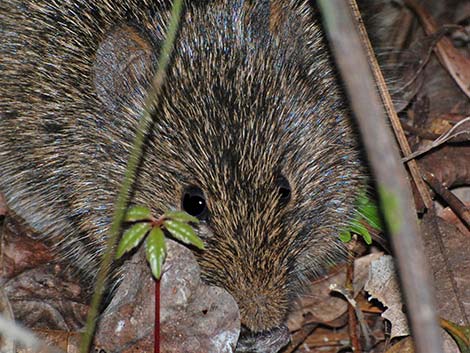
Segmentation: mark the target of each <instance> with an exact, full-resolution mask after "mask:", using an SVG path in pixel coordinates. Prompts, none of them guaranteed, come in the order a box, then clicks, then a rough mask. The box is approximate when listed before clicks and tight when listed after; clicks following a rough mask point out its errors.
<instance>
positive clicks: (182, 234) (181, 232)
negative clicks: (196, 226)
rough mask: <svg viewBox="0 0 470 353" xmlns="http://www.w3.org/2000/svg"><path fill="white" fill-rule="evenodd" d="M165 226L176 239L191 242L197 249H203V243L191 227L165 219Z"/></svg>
mask: <svg viewBox="0 0 470 353" xmlns="http://www.w3.org/2000/svg"><path fill="white" fill-rule="evenodd" d="M163 224H164V225H165V228H166V229H167V230H168V231H169V232H170V234H171V235H173V236H174V237H175V238H176V239H178V240H181V241H182V242H183V243H186V244H192V245H194V246H196V247H197V248H199V249H201V250H202V249H204V243H203V242H202V240H201V239H200V238H199V237H198V236H197V235H196V232H194V230H193V228H192V227H191V226H190V225H188V224H186V223H183V222H179V221H173V220H166V221H164V222H163Z"/></svg>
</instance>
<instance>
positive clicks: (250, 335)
mask: <svg viewBox="0 0 470 353" xmlns="http://www.w3.org/2000/svg"><path fill="white" fill-rule="evenodd" d="M289 341H290V333H289V330H288V329H287V326H285V325H283V326H281V327H277V328H275V329H272V330H269V331H263V332H258V333H254V332H251V331H249V330H248V329H247V328H245V327H243V326H242V330H241V332H240V339H239V341H238V344H237V349H236V352H237V353H242V352H245V353H277V352H279V350H280V349H281V348H283V347H284V346H286V345H287V344H288V343H289Z"/></svg>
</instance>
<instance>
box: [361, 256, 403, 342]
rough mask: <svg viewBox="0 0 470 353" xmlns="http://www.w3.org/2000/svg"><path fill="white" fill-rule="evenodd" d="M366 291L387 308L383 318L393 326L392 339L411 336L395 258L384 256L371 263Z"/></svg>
mask: <svg viewBox="0 0 470 353" xmlns="http://www.w3.org/2000/svg"><path fill="white" fill-rule="evenodd" d="M364 289H365V290H366V291H367V292H368V293H369V294H370V295H371V297H372V298H375V299H377V300H378V301H380V302H381V303H382V304H383V305H384V306H386V307H387V310H385V311H384V312H383V314H382V317H384V318H385V319H387V320H388V321H390V323H391V324H392V332H391V334H390V336H391V338H394V337H398V336H407V335H409V334H410V331H409V328H408V323H407V320H406V315H405V313H404V312H403V310H402V308H403V301H402V297H401V293H400V286H399V284H398V278H397V275H396V271H395V265H394V263H393V258H392V257H391V256H390V255H384V256H382V257H381V258H380V259H378V260H376V261H373V262H372V263H371V266H370V271H369V278H368V280H367V282H366V284H365V287H364Z"/></svg>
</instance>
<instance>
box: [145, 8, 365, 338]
mask: <svg viewBox="0 0 470 353" xmlns="http://www.w3.org/2000/svg"><path fill="white" fill-rule="evenodd" d="M219 7H220V9H218V8H217V6H215V5H214V6H213V7H212V8H211V11H210V12H209V13H201V14H199V15H198V14H197V13H196V14H192V15H191V17H190V18H189V19H188V18H186V21H185V22H183V26H182V28H181V33H180V37H179V41H178V42H177V44H176V48H175V55H174V62H173V64H172V66H171V68H170V70H169V72H168V77H167V84H166V86H165V89H164V91H163V94H162V97H161V100H160V101H159V105H158V107H157V109H156V114H155V125H154V128H153V135H152V136H151V138H150V144H149V149H148V153H147V156H146V160H145V161H144V168H143V170H144V173H143V176H142V178H144V179H146V181H145V182H140V185H141V188H148V190H146V193H148V194H149V195H155V190H158V195H157V196H158V198H159V199H160V200H162V204H161V205H159V206H158V207H161V208H162V209H164V208H168V207H174V208H179V209H183V210H185V211H186V212H188V213H189V214H192V215H193V216H196V217H198V218H199V219H200V220H201V223H200V225H199V227H198V229H197V230H198V233H199V235H200V237H201V238H202V239H203V240H204V242H205V245H206V249H205V251H204V252H200V253H197V256H198V259H199V263H200V265H201V269H202V275H203V278H204V279H205V280H206V281H208V282H209V283H212V284H215V285H218V286H221V287H223V288H225V289H227V290H228V291H229V292H230V293H231V294H232V295H233V296H234V297H235V299H236V301H237V302H238V304H239V307H240V313H241V318H242V324H243V325H244V326H245V327H246V328H247V329H248V330H250V331H252V332H256V333H262V332H266V331H270V330H274V329H276V328H279V327H282V326H283V325H284V324H285V320H286V316H287V313H288V310H289V308H290V307H291V305H292V300H293V298H294V297H295V295H296V294H297V293H299V288H301V286H302V284H303V283H304V282H306V281H307V280H308V279H309V278H311V277H312V276H314V275H317V274H319V273H321V272H323V270H324V269H325V267H327V266H328V264H331V263H332V262H334V260H335V259H337V258H338V256H339V255H341V253H342V251H343V250H342V247H341V245H340V242H339V241H338V239H337V234H338V232H339V230H340V229H341V228H342V227H343V226H344V225H345V224H347V222H348V220H349V219H350V218H351V216H352V215H353V204H354V201H355V195H356V194H357V189H358V186H359V185H360V184H361V183H362V176H361V175H362V168H361V167H360V162H359V158H358V150H357V144H356V142H355V140H356V136H355V135H354V133H353V131H352V128H351V126H350V122H349V118H348V114H347V111H346V109H345V106H344V98H343V96H342V95H341V93H340V90H339V88H338V84H337V81H336V78H335V75H334V73H333V68H332V64H331V63H330V60H329V58H328V51H327V48H326V46H325V43H324V41H323V38H322V35H321V32H320V29H319V26H318V24H317V23H316V22H315V21H314V18H313V16H312V14H311V13H310V12H309V11H308V10H307V8H306V7H299V8H297V9H296V10H293V9H290V10H289V11H290V12H286V14H285V13H283V16H287V17H288V18H289V19H290V20H289V21H287V20H286V23H285V24H277V27H276V29H275V34H273V33H272V30H273V29H272V23H270V22H269V16H268V17H266V18H265V17H263V16H261V15H260V14H262V13H263V11H261V10H262V6H261V7H260V8H257V11H258V12H259V13H258V15H259V17H256V16H255V15H253V13H256V11H251V12H249V13H251V14H252V15H250V16H248V15H247V14H246V13H245V12H244V10H240V9H238V10H236V9H234V8H233V6H232V7H230V8H229V6H228V5H223V6H222V5H220V6H219ZM268 14H269V12H268ZM198 16H203V17H204V21H203V20H202V19H198ZM251 17H254V18H251ZM294 20H296V21H297V23H293V21H294ZM271 22H272V21H271ZM307 22H309V23H310V25H307V24H306V23H307ZM201 23H204V25H201ZM255 24H256V27H255ZM270 26H271V27H270ZM291 26H292V27H295V28H291Z"/></svg>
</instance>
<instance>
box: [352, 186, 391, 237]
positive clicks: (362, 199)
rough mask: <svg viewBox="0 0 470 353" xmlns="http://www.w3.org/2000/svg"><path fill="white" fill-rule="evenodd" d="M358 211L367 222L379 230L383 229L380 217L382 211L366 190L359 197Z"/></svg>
mask: <svg viewBox="0 0 470 353" xmlns="http://www.w3.org/2000/svg"><path fill="white" fill-rule="evenodd" d="M357 205H358V213H359V216H360V217H361V218H363V219H364V220H365V221H366V222H367V224H369V225H370V226H371V227H372V228H375V229H377V230H383V228H384V227H383V224H382V219H381V218H380V212H379V208H378V207H377V205H376V204H375V203H374V202H373V201H371V200H370V198H369V197H368V196H367V194H366V193H365V192H362V193H361V194H360V195H359V198H358V202H357Z"/></svg>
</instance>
